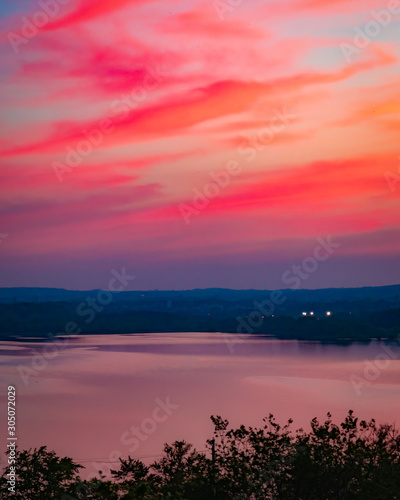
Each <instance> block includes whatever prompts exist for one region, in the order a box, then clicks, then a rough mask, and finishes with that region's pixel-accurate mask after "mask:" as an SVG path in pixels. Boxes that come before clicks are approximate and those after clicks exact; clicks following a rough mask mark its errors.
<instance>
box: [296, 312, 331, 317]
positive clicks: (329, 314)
mask: <svg viewBox="0 0 400 500" xmlns="http://www.w3.org/2000/svg"><path fill="white" fill-rule="evenodd" d="M307 314H308V313H307V312H303V313H302V315H303V316H307ZM326 315H327V316H331V315H332V313H331V311H326ZM310 316H314V311H310Z"/></svg>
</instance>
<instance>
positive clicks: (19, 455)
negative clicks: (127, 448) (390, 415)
mask: <svg viewBox="0 0 400 500" xmlns="http://www.w3.org/2000/svg"><path fill="white" fill-rule="evenodd" d="M211 419H212V421H213V424H214V427H215V430H214V437H213V438H212V439H210V440H208V441H207V445H206V447H207V451H206V452H205V453H203V452H198V451H196V450H195V449H193V447H192V446H191V445H190V444H187V443H186V442H185V441H176V442H174V443H173V444H172V445H165V446H164V453H163V456H162V458H161V459H159V460H157V461H155V462H154V463H152V464H151V465H146V464H144V463H143V462H141V461H140V460H136V459H134V458H131V457H128V459H120V464H119V468H118V469H117V470H113V471H112V480H106V478H105V477H104V476H102V475H101V474H99V478H98V479H92V480H90V481H85V480H82V479H81V478H80V477H79V470H80V469H81V468H82V466H81V465H79V464H77V463H75V462H74V461H73V460H72V459H71V458H59V457H57V456H56V454H55V453H54V452H49V451H47V449H46V447H42V448H40V449H35V450H33V451H32V450H28V451H18V450H17V452H16V456H15V458H16V464H15V467H16V469H15V471H14V472H15V493H14V492H10V491H9V490H8V488H9V487H10V483H8V482H7V479H8V478H9V477H10V476H7V474H10V468H7V469H5V470H4V473H3V475H2V477H1V480H0V492H1V498H4V499H8V498H13V499H19V500H20V499H23V500H47V499H49V500H50V499H57V500H58V499H60V500H80V499H104V500H117V499H125V500H128V499H129V500H134V499H137V500H156V499H170V500H185V499H186V500H209V499H219V500H245V499H248V500H258V499H263V500H265V499H267V500H268V499H270V500H281V499H282V500H395V499H400V434H399V432H398V431H397V429H396V428H395V427H394V426H393V425H389V424H387V425H379V426H378V425H377V424H376V423H375V421H374V420H371V421H368V422H367V421H364V420H361V421H360V420H359V419H358V418H356V417H355V416H354V415H353V412H351V411H350V412H349V413H348V415H347V417H346V419H345V420H344V421H343V422H342V423H341V424H340V425H335V424H334V423H333V422H332V419H331V415H330V414H328V416H327V419H326V421H325V422H323V423H320V422H319V421H318V420H317V419H313V420H312V421H311V430H310V431H309V432H305V431H304V430H302V429H300V430H298V431H296V432H292V430H291V424H292V421H291V420H289V422H288V423H287V424H286V425H284V426H281V425H279V424H278V423H277V422H276V421H275V419H274V417H273V416H272V415H270V416H269V417H268V418H265V419H264V424H263V426H262V427H261V428H252V427H245V426H243V425H242V426H241V427H239V428H238V429H229V423H228V421H226V420H224V419H222V418H221V417H219V416H217V417H211Z"/></svg>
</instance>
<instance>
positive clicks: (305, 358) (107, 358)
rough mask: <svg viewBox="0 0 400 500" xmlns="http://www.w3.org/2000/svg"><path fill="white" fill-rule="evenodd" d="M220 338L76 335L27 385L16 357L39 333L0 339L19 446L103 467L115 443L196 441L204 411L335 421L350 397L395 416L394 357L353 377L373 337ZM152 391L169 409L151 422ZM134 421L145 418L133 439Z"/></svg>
mask: <svg viewBox="0 0 400 500" xmlns="http://www.w3.org/2000/svg"><path fill="white" fill-rule="evenodd" d="M226 339H227V337H226V336H225V335H221V334H198V333H188V334H147V335H124V336H123V335H115V336H86V337H84V336H82V337H77V338H74V339H70V342H69V344H68V345H67V346H66V347H65V348H64V349H62V350H60V351H59V352H58V353H57V355H56V356H55V357H54V358H53V359H49V360H48V365H47V366H46V367H45V369H43V370H42V371H40V373H38V375H37V376H35V377H31V378H30V379H29V384H28V385H27V386H25V385H24V384H23V382H22V380H21V378H20V377H19V375H18V371H17V367H18V366H19V365H22V364H25V365H26V366H31V365H30V363H31V359H32V356H33V354H34V353H38V352H39V353H40V352H41V349H43V346H44V345H45V344H43V343H32V342H2V343H0V360H1V362H2V365H3V367H2V371H1V379H2V387H7V385H9V384H13V385H16V386H17V391H18V420H17V425H18V438H19V445H20V447H21V448H29V447H38V446H41V445H47V446H48V447H49V448H51V449H54V450H55V451H56V452H57V453H58V454H60V455H68V456H72V457H74V458H76V459H77V460H78V461H79V460H80V459H82V462H83V463H84V465H85V466H86V467H87V471H86V473H83V474H82V475H83V476H85V474H91V473H94V472H95V471H96V470H97V469H99V468H101V469H103V470H106V468H107V467H108V466H109V465H110V464H106V463H104V462H110V461H114V460H116V456H118V455H121V456H123V457H126V456H128V454H131V455H134V456H136V457H146V458H145V459H146V461H150V460H151V459H152V458H151V457H150V456H159V455H160V453H161V449H162V445H163V443H165V442H172V441H174V440H175V439H186V440H187V441H189V442H192V443H194V444H195V445H196V446H197V447H198V449H204V443H205V440H206V439H207V438H209V437H211V434H212V425H211V422H210V420H209V417H210V415H212V414H214V415H216V414H219V415H222V416H223V417H224V418H227V419H228V420H229V421H230V422H231V424H232V425H233V426H237V425H240V424H242V423H244V424H247V425H261V424H262V418H263V417H264V416H266V415H268V414H269V413H273V414H274V415H275V416H276V417H277V418H278V420H279V421H281V422H283V421H286V420H287V419H288V418H290V417H292V418H294V421H295V422H294V428H299V427H307V425H308V423H309V421H310V420H311V418H313V417H315V416H317V417H319V418H324V417H325V414H326V413H327V412H328V411H330V412H332V413H333V417H334V419H335V420H336V421H337V420H339V419H342V418H343V417H344V416H345V414H346V413H347V411H348V410H349V409H353V410H354V411H355V412H356V414H357V415H359V416H360V417H361V418H371V417H374V418H376V419H377V420H378V421H381V422H384V421H385V422H386V421H388V422H393V421H395V420H397V421H398V420H399V416H400V398H399V396H400V363H399V361H398V360H391V361H390V363H388V367H387V368H386V369H384V370H381V372H380V373H379V376H378V377H377V378H376V380H375V381H373V382H372V383H371V384H369V385H366V386H365V387H363V388H362V391H361V395H360V396H358V395H357V394H356V392H355V390H354V387H353V386H352V384H351V382H350V377H351V376H352V375H354V374H356V375H358V376H361V377H362V376H363V371H364V368H365V360H366V359H370V360H374V359H375V356H376V355H377V354H379V353H381V352H382V348H381V345H380V344H379V343H377V342H375V343H371V344H370V345H360V344H357V345H356V344H353V345H350V346H339V345H322V344H317V343H301V342H297V341H277V340H272V339H265V338H260V337H254V336H253V337H249V338H248V339H246V340H245V341H244V342H243V343H238V344H235V351H234V354H233V355H232V354H230V352H229V350H228V347H227V344H226ZM10 354H12V355H10ZM168 398H169V400H168ZM160 400H161V401H162V402H163V403H164V405H166V404H168V401H169V402H170V403H171V404H172V406H173V407H174V409H173V410H172V411H171V412H170V414H168V415H167V414H165V413H164V414H163V416H166V417H167V418H165V419H163V420H162V421H160V422H158V423H157V422H155V427H154V426H152V424H151V421H149V419H150V420H154V418H153V415H154V412H155V409H156V408H157V406H159V401H160ZM4 401H5V398H4V391H3V393H2V405H3V403H4ZM176 406H179V407H178V408H176ZM156 414H157V413H156ZM158 414H160V413H158ZM153 423H154V422H153ZM143 426H144V429H145V431H143V429H142V427H143ZM132 427H133V428H135V427H136V428H137V427H139V429H141V437H140V438H137V439H136V441H135V439H134V436H133V435H132V430H131V429H132ZM121 438H122V439H121ZM96 459H101V460H96ZM103 463H104V464H103Z"/></svg>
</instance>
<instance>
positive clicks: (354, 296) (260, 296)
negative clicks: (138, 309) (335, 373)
mask: <svg viewBox="0 0 400 500" xmlns="http://www.w3.org/2000/svg"><path fill="white" fill-rule="evenodd" d="M98 291H99V290H98V289H95V290H87V291H80V290H65V289H63V288H23V287H18V288H0V302H2V303H12V302H79V301H81V300H85V298H86V297H89V296H93V295H96V294H97V293H98ZM282 291H283V292H284V293H285V295H286V297H287V298H288V299H290V300H294V301H296V302H313V301H318V302H327V303H328V302H334V301H341V300H347V301H349V300H350V301H355V300H368V299H369V300H372V301H376V300H390V301H398V302H400V285H390V286H380V287H362V288H324V289H318V290H306V289H304V290H303V289H302V290H292V289H284V290H282ZM271 292H272V291H271V290H232V289H228V288H206V289H194V290H150V291H126V292H125V291H124V292H120V293H116V294H115V296H114V300H117V301H126V302H130V301H141V300H144V301H147V300H222V301H233V302H236V301H252V300H264V299H267V298H268V297H269V296H270V295H271Z"/></svg>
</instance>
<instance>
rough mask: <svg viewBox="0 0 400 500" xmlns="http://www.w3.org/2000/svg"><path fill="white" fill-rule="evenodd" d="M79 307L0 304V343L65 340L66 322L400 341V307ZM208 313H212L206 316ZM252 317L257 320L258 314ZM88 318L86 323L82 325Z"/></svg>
mask: <svg viewBox="0 0 400 500" xmlns="http://www.w3.org/2000/svg"><path fill="white" fill-rule="evenodd" d="M192 305H193V304H192ZM315 306H316V304H311V305H308V309H307V310H309V311H311V310H315V311H318V309H317V308H316V307H315ZM78 307H79V306H78V305H77V304H74V303H58V302H54V303H53V302H49V303H45V302H44V303H38V304H35V303H17V304H0V338H4V339H9V338H12V337H13V336H15V335H17V336H18V335H23V336H24V337H30V336H32V337H38V336H39V337H42V338H44V339H46V338H47V333H48V332H52V333H53V335H66V325H69V324H71V321H73V322H74V323H75V325H76V326H75V328H74V330H73V333H70V334H77V335H79V334H118V333H150V332H225V333H241V334H247V333H254V334H261V335H270V336H274V337H276V338H282V339H299V340H320V341H329V342H332V341H334V342H345V341H369V340H371V339H375V338H378V339H390V340H391V341H398V339H399V338H400V337H399V334H400V308H395V309H388V310H383V311H369V312H366V313H363V314H358V315H356V314H350V313H344V312H342V313H341V312H336V313H334V314H333V315H332V316H330V317H327V316H326V312H324V311H322V310H321V311H320V312H321V314H320V315H318V314H317V312H316V313H315V315H314V316H310V315H309V316H307V317H303V316H302V315H301V313H299V314H298V315H297V316H290V315H289V316H287V315H279V314H277V312H276V311H275V314H274V315H269V316H268V315H265V316H263V317H262V318H260V317H259V316H258V317H257V316H253V314H255V311H254V307H253V310H252V311H251V310H250V311H247V310H246V311H245V312H244V313H243V315H242V316H224V314H228V313H227V312H226V311H225V312H224V311H222V310H217V311H215V310H214V309H212V308H211V309H208V308H206V309H205V312H204V311H203V312H199V311H198V310H197V309H196V310H195V311H194V310H190V308H189V307H188V308H186V306H185V310H180V309H179V310H176V311H175V312H166V311H151V310H148V311H145V310H129V309H124V308H125V307H126V308H128V307H133V306H132V305H125V304H124V303H122V304H121V303H118V304H115V305H113V307H111V306H109V308H108V309H107V310H105V311H103V312H99V313H96V314H94V313H92V316H89V317H82V316H79V315H77V313H76V311H77V309H78ZM210 307H211V306H210ZM297 307H298V306H297ZM321 307H322V306H320V309H321ZM303 308H304V307H303ZM326 308H327V307H326V306H325V309H326ZM209 310H211V311H213V312H212V313H208V312H207V311H209ZM238 311H239V310H238ZM238 311H236V313H238ZM300 311H301V309H300ZM233 312H235V311H230V312H229V314H230V313H233ZM246 314H247V316H246ZM257 314H258V315H260V313H259V312H258V313H257ZM293 314H294V313H293ZM318 316H319V317H318ZM238 317H239V318H240V320H238ZM88 319H90V320H91V321H85V320H88ZM253 325H254V326H253ZM46 332H47V333H46Z"/></svg>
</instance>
